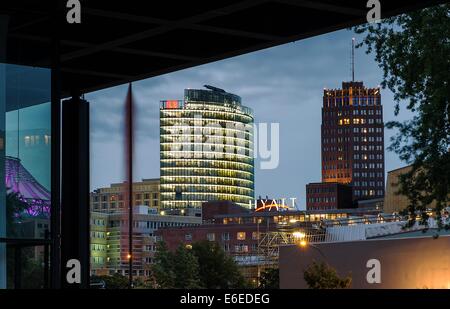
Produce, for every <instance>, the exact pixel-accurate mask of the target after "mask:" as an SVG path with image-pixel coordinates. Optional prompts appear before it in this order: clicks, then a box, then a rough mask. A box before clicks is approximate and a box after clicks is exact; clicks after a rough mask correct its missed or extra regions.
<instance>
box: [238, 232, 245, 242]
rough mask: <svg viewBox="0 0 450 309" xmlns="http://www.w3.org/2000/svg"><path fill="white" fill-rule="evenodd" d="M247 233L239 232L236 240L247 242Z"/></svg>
mask: <svg viewBox="0 0 450 309" xmlns="http://www.w3.org/2000/svg"><path fill="white" fill-rule="evenodd" d="M245 236H246V235H245V232H237V234H236V239H237V240H245Z"/></svg>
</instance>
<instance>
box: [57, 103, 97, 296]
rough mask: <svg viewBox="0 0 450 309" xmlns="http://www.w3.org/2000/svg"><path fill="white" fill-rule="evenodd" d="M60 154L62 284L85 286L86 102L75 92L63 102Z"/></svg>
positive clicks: (86, 196) (87, 284)
mask: <svg viewBox="0 0 450 309" xmlns="http://www.w3.org/2000/svg"><path fill="white" fill-rule="evenodd" d="M61 154H62V160H61V270H62V272H61V286H62V287H63V288H88V287H89V253H90V251H89V247H90V245H89V103H88V102H87V101H85V100H83V99H81V98H80V97H79V96H78V95H74V96H72V98H71V99H69V100H66V101H64V102H63V103H62V152H61ZM68 262H69V265H70V267H69V268H67V264H68ZM78 262H79V264H77V263H78ZM74 263H75V264H74ZM77 266H79V271H80V272H79V273H78V274H77V272H76V270H77ZM74 270H75V272H74ZM68 274H69V277H70V278H72V279H73V278H74V277H76V276H77V275H79V278H80V279H81V281H79V282H74V281H73V280H72V281H71V280H70V278H69V280H67V279H68V278H67V277H68Z"/></svg>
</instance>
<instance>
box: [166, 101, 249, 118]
mask: <svg viewBox="0 0 450 309" xmlns="http://www.w3.org/2000/svg"><path fill="white" fill-rule="evenodd" d="M183 107H184V108H177V109H173V108H162V109H161V110H160V111H161V113H164V114H165V115H167V114H177V113H182V114H184V113H196V112H201V113H203V112H209V113H219V114H238V115H245V116H247V117H252V115H253V112H252V110H251V108H248V107H246V106H242V105H234V104H232V105H228V104H222V103H219V104H218V103H216V102H214V103H210V102H201V103H199V102H192V101H187V102H185V105H184V106H183Z"/></svg>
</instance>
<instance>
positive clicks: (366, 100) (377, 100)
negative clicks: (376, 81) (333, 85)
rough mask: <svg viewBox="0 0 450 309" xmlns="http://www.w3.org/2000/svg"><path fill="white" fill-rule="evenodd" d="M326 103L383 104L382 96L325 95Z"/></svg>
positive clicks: (350, 104)
mask: <svg viewBox="0 0 450 309" xmlns="http://www.w3.org/2000/svg"><path fill="white" fill-rule="evenodd" d="M324 104H325V106H327V107H340V106H373V105H381V97H380V96H375V97H373V96H369V97H348V96H346V97H325V98H324Z"/></svg>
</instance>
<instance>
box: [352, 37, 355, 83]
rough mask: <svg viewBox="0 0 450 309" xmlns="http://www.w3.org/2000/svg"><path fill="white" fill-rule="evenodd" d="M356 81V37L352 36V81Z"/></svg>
mask: <svg viewBox="0 0 450 309" xmlns="http://www.w3.org/2000/svg"><path fill="white" fill-rule="evenodd" d="M354 81H355V38H352V82H354Z"/></svg>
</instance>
